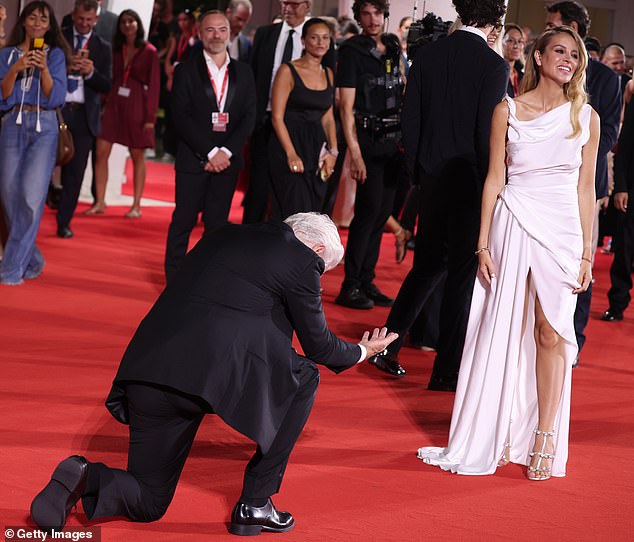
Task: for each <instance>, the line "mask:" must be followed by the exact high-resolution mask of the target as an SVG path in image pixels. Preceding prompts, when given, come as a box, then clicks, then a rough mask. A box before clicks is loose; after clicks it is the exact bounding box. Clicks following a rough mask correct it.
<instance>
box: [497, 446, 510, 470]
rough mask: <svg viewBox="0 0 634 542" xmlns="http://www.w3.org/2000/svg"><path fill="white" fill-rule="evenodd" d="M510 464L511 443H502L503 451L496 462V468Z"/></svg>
mask: <svg viewBox="0 0 634 542" xmlns="http://www.w3.org/2000/svg"><path fill="white" fill-rule="evenodd" d="M510 462H511V443H510V442H505V443H504V451H503V452H502V457H500V460H499V461H498V467H506V466H507V465H508V464H509V463H510Z"/></svg>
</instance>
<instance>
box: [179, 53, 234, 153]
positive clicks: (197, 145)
mask: <svg viewBox="0 0 634 542" xmlns="http://www.w3.org/2000/svg"><path fill="white" fill-rule="evenodd" d="M189 64H190V63H189V62H182V63H180V64H179V65H178V66H176V69H175V71H174V83H173V85H172V92H171V96H170V104H171V107H172V113H173V115H172V118H173V120H174V128H175V129H176V133H177V134H178V138H179V139H180V140H181V141H182V142H184V143H185V145H187V146H188V147H189V148H190V149H191V150H192V151H193V152H194V154H195V155H197V156H199V157H200V158H201V159H203V158H206V156H207V153H208V152H209V151H210V150H211V149H213V148H214V147H215V146H216V145H215V144H214V141H213V139H212V137H211V130H207V131H197V130H195V129H194V127H195V126H196V122H195V121H194V119H195V118H196V117H198V116H200V111H197V110H196V108H195V106H194V99H193V97H192V95H191V93H190V89H189V87H188V80H189V77H188V75H189V72H188V67H189V68H191V66H189ZM229 150H231V152H233V150H232V149H229Z"/></svg>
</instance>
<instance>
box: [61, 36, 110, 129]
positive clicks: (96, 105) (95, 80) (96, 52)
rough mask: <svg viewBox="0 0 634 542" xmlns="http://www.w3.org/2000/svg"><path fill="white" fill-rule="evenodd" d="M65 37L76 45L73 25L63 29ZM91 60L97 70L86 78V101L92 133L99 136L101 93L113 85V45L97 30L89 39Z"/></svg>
mask: <svg viewBox="0 0 634 542" xmlns="http://www.w3.org/2000/svg"><path fill="white" fill-rule="evenodd" d="M63 34H64V38H65V39H66V41H67V42H68V44H69V45H70V48H71V50H72V49H73V47H74V39H73V26H72V24H71V26H70V28H69V27H67V28H65V29H64V31H63ZM88 51H89V57H90V60H92V61H93V64H94V68H95V71H94V73H93V75H92V77H90V79H85V78H84V103H85V105H86V117H87V118H88V127H89V128H90V133H91V134H92V135H93V136H94V137H97V136H98V135H99V132H100V131H101V94H108V92H110V88H111V87H112V47H111V46H110V43H108V42H107V41H105V40H104V39H103V38H101V37H100V36H99V35H97V34H96V33H95V32H93V33H92V34H91V35H90V40H89V41H88Z"/></svg>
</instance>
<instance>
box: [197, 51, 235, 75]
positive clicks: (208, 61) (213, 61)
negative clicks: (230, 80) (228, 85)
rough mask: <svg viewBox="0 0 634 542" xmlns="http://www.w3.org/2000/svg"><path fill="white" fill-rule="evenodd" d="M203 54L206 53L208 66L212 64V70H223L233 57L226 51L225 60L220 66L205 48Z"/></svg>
mask: <svg viewBox="0 0 634 542" xmlns="http://www.w3.org/2000/svg"><path fill="white" fill-rule="evenodd" d="M203 55H205V62H207V65H208V66H211V69H212V70H216V71H222V70H224V69H225V68H226V67H227V66H228V65H229V62H231V57H230V56H229V53H226V55H225V61H224V63H223V64H222V66H220V67H218V66H217V64H216V61H215V60H214V59H213V58H211V55H210V54H209V53H208V52H207V51H205V50H204V49H203Z"/></svg>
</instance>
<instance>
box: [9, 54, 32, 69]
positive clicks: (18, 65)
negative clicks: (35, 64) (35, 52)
mask: <svg viewBox="0 0 634 542" xmlns="http://www.w3.org/2000/svg"><path fill="white" fill-rule="evenodd" d="M30 62H31V57H30V52H29V53H25V54H23V55H22V56H21V57H20V58H18V60H17V61H16V62H15V63H14V64H13V66H12V68H13V69H14V70H15V71H16V72H23V71H24V70H26V69H27V68H28V67H29V66H30V65H31V64H30Z"/></svg>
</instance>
